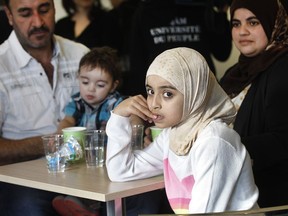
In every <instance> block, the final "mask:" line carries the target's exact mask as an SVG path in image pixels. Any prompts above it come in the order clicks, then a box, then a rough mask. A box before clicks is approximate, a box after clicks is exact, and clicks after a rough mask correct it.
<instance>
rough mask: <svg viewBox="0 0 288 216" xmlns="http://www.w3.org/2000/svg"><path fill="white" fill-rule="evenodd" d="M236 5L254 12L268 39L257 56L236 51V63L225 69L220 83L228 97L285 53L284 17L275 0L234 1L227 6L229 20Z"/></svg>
mask: <svg viewBox="0 0 288 216" xmlns="http://www.w3.org/2000/svg"><path fill="white" fill-rule="evenodd" d="M239 8H246V9H248V10H250V11H251V12H252V13H253V14H255V16H256V17H257V19H259V21H260V23H261V25H262V27H263V29H264V31H265V34H266V35H267V38H268V40H269V42H268V45H267V47H266V49H265V51H263V52H262V53H260V54H259V55H257V56H254V57H246V56H244V55H243V54H240V57H239V60H238V63H237V64H235V65H234V66H232V67H231V68H230V69H228V71H227V72H226V73H225V75H224V76H223V78H222V79H221V81H220V84H221V86H222V87H223V89H224V90H225V91H226V93H227V94H229V95H230V97H232V98H233V97H235V96H236V95H238V94H239V93H240V92H241V91H242V90H243V89H244V88H245V87H246V86H248V85H249V84H250V83H251V82H252V81H253V80H254V79H255V78H256V77H257V76H258V75H259V74H261V72H263V71H265V70H266V69H267V68H268V67H269V66H270V65H271V64H273V63H274V62H275V61H276V60H277V59H278V58H279V57H281V56H282V55H283V54H285V53H287V52H288V17H287V13H286V10H285V9H284V7H283V6H282V4H281V3H280V2H279V1H278V0H234V1H233V2H232V4H231V8H230V13H231V20H232V18H233V16H234V12H235V10H237V9H239Z"/></svg>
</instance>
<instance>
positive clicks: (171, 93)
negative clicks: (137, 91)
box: [146, 75, 184, 128]
mask: <svg viewBox="0 0 288 216" xmlns="http://www.w3.org/2000/svg"><path fill="white" fill-rule="evenodd" d="M146 90H147V103H148V107H149V110H150V111H151V112H152V113H153V114H154V115H156V116H157V118H156V119H154V123H155V125H156V126H157V127H160V128H166V127H172V126H175V125H176V124H178V123H179V122H180V120H181V118H182V113H183V102H184V95H183V94H182V93H181V92H179V91H178V90H177V89H176V88H175V87H174V86H173V85H171V83H170V82H168V81H166V80H165V79H163V78H161V77H160V76H157V75H150V76H148V77H147V85H146Z"/></svg>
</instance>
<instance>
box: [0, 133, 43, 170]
mask: <svg viewBox="0 0 288 216" xmlns="http://www.w3.org/2000/svg"><path fill="white" fill-rule="evenodd" d="M42 156H44V147H43V142H42V139H41V137H40V136H39V137H31V138H26V139H22V140H8V139H5V138H0V165H5V164H11V163H17V162H22V161H28V160H33V159H36V158H39V157H42Z"/></svg>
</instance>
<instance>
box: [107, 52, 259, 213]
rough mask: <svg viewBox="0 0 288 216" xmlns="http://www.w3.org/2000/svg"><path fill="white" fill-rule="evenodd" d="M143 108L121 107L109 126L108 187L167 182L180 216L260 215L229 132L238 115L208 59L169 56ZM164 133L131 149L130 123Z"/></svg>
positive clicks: (151, 76) (243, 155)
mask: <svg viewBox="0 0 288 216" xmlns="http://www.w3.org/2000/svg"><path fill="white" fill-rule="evenodd" d="M146 89H147V95H148V96H147V100H146V99H145V98H144V97H143V96H141V95H137V96H134V97H130V98H128V99H126V100H124V101H123V102H121V103H120V104H119V105H118V106H117V107H116V108H115V109H114V111H112V114H111V117H110V119H109V121H108V123H107V127H106V132H107V135H108V144H107V161H106V165H107V171H108V175H109V178H110V179H111V180H112V181H118V182H122V181H130V180H135V179H143V178H149V177H151V176H156V175H160V174H164V180H165V189H166V193H167V197H168V200H169V203H170V205H171V207H172V209H173V211H174V212H175V213H177V214H184V213H206V212H223V211H233V210H235V211H236V210H247V209H252V208H257V207H258V205H257V203H256V202H257V199H258V189H257V187H256V185H255V183H254V179H253V173H252V168H251V161H250V157H249V154H248V153H247V151H246V149H245V147H244V145H242V143H241V141H240V137H239V135H238V134H237V133H236V132H235V131H234V130H233V129H231V128H229V126H228V124H230V123H231V122H232V121H233V120H234V117H235V115H236V109H235V107H234V105H233V103H232V102H231V100H230V99H229V97H228V96H227V95H226V93H225V92H224V91H223V90H222V88H221V87H220V86H219V84H218V83H217V80H216V79H215V77H214V75H213V73H212V72H211V71H210V69H209V67H208V65H207V62H206V61H205V59H204V58H203V57H202V56H201V55H200V54H199V53H198V52H197V51H195V50H193V49H190V48H184V47H180V48H174V49H170V50H166V51H164V52H163V53H161V54H160V55H159V56H157V57H156V58H155V60H154V61H153V62H152V64H151V65H150V67H149V69H148V72H147V75H146ZM131 115H137V116H139V117H140V118H142V119H144V120H146V121H149V122H151V121H153V122H154V123H155V125H156V126H157V127H160V128H165V129H164V130H163V131H162V132H161V134H160V135H159V136H158V137H157V138H156V139H155V140H154V141H153V142H152V143H151V144H150V145H149V146H148V147H146V148H144V149H143V150H135V151H132V150H131V148H130V140H131V139H130V137H131V125H130V123H129V117H130V116H131Z"/></svg>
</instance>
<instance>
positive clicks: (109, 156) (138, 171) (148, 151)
mask: <svg viewBox="0 0 288 216" xmlns="http://www.w3.org/2000/svg"><path fill="white" fill-rule="evenodd" d="M106 133H107V136H108V142H107V151H106V167H107V172H108V176H109V178H110V180H111V181H118V182H123V181H130V180H136V179H143V178H148V177H152V176H156V175H159V174H162V173H163V150H162V148H161V145H158V143H156V142H154V143H151V144H150V146H148V147H146V148H145V149H143V150H135V151H133V150H132V149H131V147H130V139H131V138H130V137H131V125H130V122H129V118H127V117H122V116H118V115H116V114H114V113H113V112H111V117H110V118H109V120H108V123H107V126H106Z"/></svg>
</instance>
